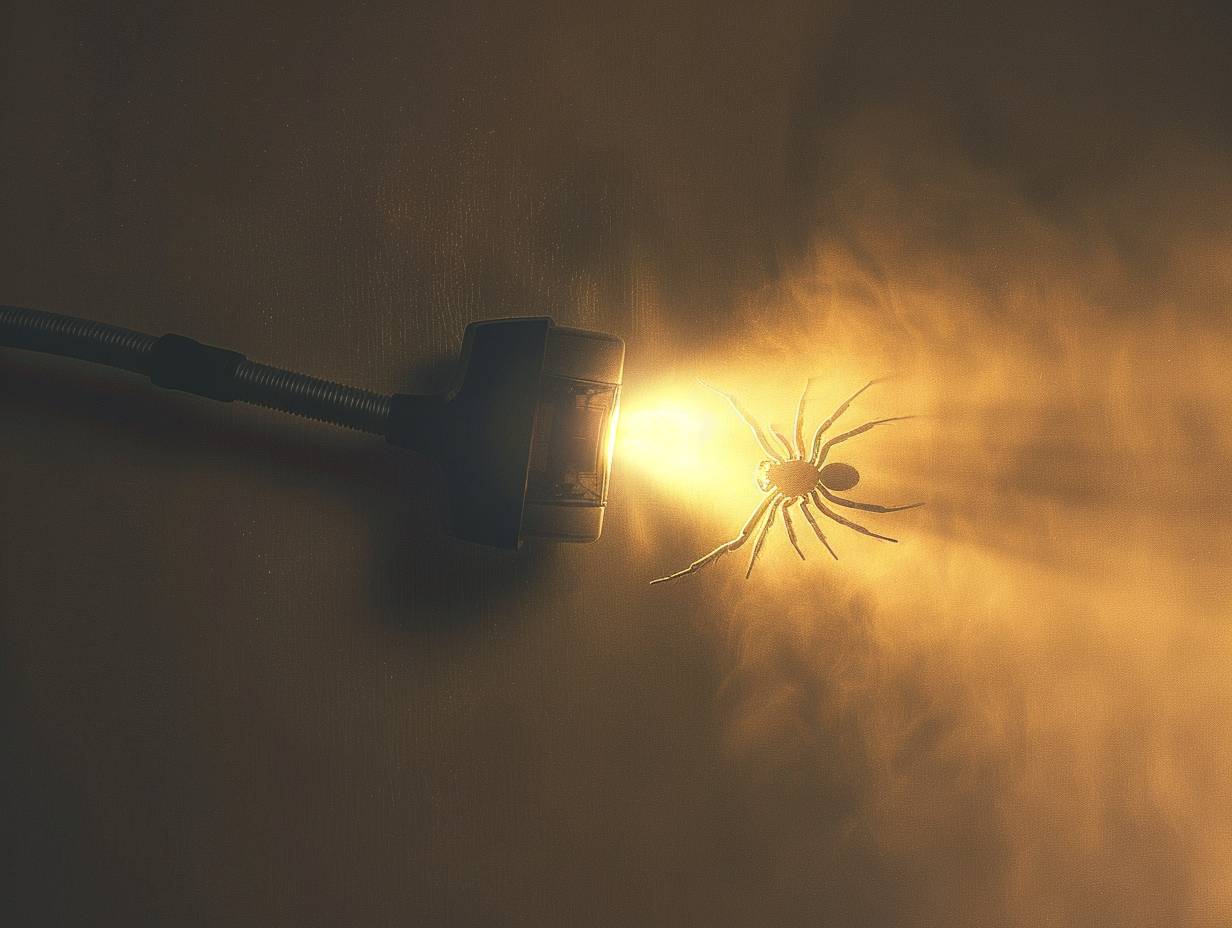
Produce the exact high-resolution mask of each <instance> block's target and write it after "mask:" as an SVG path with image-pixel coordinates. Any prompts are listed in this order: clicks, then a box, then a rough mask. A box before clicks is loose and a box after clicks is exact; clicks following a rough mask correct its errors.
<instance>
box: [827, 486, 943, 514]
mask: <svg viewBox="0 0 1232 928" xmlns="http://www.w3.org/2000/svg"><path fill="white" fill-rule="evenodd" d="M817 489H819V490H820V491H821V495H822V496H824V497H825V498H826V499H828V500H829V501H830V502H832V503H837V504H838V505H840V506H846V507H847V508H848V509H863V510H864V511H865V512H902V511H903V510H904V509H918V508H919V507H920V506H923V505H924V504H923V503H908V504H907V505H906V506H878V505H877V504H876V503H859V502H856V501H855V500H854V499H843V498H842V497H841V496H835V495H834V494H833V493H831V492H830V491H829V490H827V489H826V488H825V487H822V486H819V487H818V488H817Z"/></svg>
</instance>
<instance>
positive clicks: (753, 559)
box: [744, 493, 783, 580]
mask: <svg viewBox="0 0 1232 928" xmlns="http://www.w3.org/2000/svg"><path fill="white" fill-rule="evenodd" d="M782 504H783V495H782V494H781V493H779V494H776V496H775V498H774V505H772V506H771V507H770V516H769V517H768V518H767V519H766V524H765V525H763V526H762V527H761V531H760V532H759V533H758V534H757V543H756V544H755V545H753V553H752V554H751V555H749V569H748V570H746V571H745V572H744V579H745V580H747V579H749V577H751V576H752V575H753V565H754V564H756V563H757V555H759V554H761V546H762V545H763V544H765V543H766V535H767V534H768V533H769V531H770V526H772V525H773V524H774V514H775V513H776V512H778V511H779V506H781V505H782Z"/></svg>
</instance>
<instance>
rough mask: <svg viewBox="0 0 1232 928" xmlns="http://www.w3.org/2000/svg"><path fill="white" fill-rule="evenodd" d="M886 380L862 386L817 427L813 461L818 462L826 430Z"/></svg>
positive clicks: (814, 436)
mask: <svg viewBox="0 0 1232 928" xmlns="http://www.w3.org/2000/svg"><path fill="white" fill-rule="evenodd" d="M885 379H886V378H884V377H878V378H876V379H875V380H870V381H869V382H868V383H866V384H865V385H864V386H862V387H861V388H860V389H859V390H857V391H856V392H855V393H853V394H851V397H850V398H849V399H848V400H847V402H845V403H843V404H842V405H840V406H839V407H838V409H836V410H834V413H833V415H831V416H830V418H829V419H827V420H826V421H825V422H823V423H821V425H819V426H817V431H816V432H814V433H813V458H812V459H813V460H814V461H816V460H817V449H818V448H819V447H820V446H821V436H822V435H824V434H825V432H826V429H828V428H829V427H830V426H832V425H833V424H834V423H835V421H836V420H837V419H838V417H839V416H841V415H842V414H843V413H845V412H846V411H847V407H849V406H850V405H851V404H852V403H854V402H855V400H856V397H857V396H859V395H860V394H861V393H863V392H864V391H865V390H867V389H868V388H869V387H871V386H872V385H873V384H875V383H881V382H882V381H883V380H885ZM806 389H807V388H806ZM801 402H803V399H802V400H801ZM803 456H804V455H803V451H802V452H801V457H803Z"/></svg>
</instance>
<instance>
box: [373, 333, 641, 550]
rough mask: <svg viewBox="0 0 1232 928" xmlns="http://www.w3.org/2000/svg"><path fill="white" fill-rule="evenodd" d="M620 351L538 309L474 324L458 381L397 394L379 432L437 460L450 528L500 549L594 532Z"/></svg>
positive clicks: (617, 344)
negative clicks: (438, 389)
mask: <svg viewBox="0 0 1232 928" xmlns="http://www.w3.org/2000/svg"><path fill="white" fill-rule="evenodd" d="M624 351H625V348H624V342H623V341H622V340H621V339H619V338H617V337H615V336H611V335H604V334H601V333H598V332H588V331H583V330H581V329H568V328H562V327H559V326H556V325H554V324H553V323H552V321H551V320H550V319H546V318H531V319H501V320H496V321H492V322H478V323H473V324H471V325H470V326H468V327H467V329H466V335H465V337H464V340H463V346H462V358H461V371H460V374H459V379H458V383H457V386H456V387H455V388H454V389H453V390H451V391H450V392H449V393H447V394H445V395H443V396H410V395H405V394H404V395H398V396H395V397H394V398H393V401H392V404H391V409H390V420H389V427H388V430H387V433H386V435H387V437H388V439H389V441H390V442H392V443H394V444H396V445H401V446H403V447H409V448H413V449H415V450H418V451H422V452H424V453H427V454H430V455H432V456H433V457H435V458H436V459H437V460H438V461H440V462H441V464H442V465H443V467H444V470H445V475H446V480H447V483H448V490H449V512H450V522H451V530H452V532H453V534H455V535H457V536H458V537H459V538H464V539H466V540H468V541H475V542H479V543H481V544H488V545H494V546H497V547H503V548H516V547H517V546H518V545H519V544H520V543H521V541H522V539H523V538H524V537H527V536H541V537H549V538H553V539H556V540H558V541H595V540H596V539H598V537H599V535H600V532H601V531H602V529H603V512H604V508H605V507H606V505H607V488H608V480H609V478H610V475H611V465H612V443H613V440H614V437H615V430H616V419H617V415H618V409H619V397H620V384H621V379H622V376H623V371H624Z"/></svg>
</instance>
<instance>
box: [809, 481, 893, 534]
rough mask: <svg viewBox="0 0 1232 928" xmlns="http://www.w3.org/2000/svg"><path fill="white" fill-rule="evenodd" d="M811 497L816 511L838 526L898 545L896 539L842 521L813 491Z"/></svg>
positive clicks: (848, 521) (845, 520) (853, 523)
mask: <svg viewBox="0 0 1232 928" xmlns="http://www.w3.org/2000/svg"><path fill="white" fill-rule="evenodd" d="M812 497H813V505H814V506H816V507H817V511H818V512H820V513H821V514H822V515H824V516H828V517H830V518H831V519H833V520H834V521H835V522H837V523H838V524H839V525H845V526H847V527H848V528H849V529H851V530H852V531H856V532H859V533H860V534H861V535H868V536H869V537H870V538H880V539H881V540H882V541H892V542H895V543H896V544H897V543H898V539H897V538H891V537H890V536H889V535H878V534H877V533H876V532H870V531H869V530H868V529H866V528H865V527H864V526H863V525H858V524H856V523H855V522H852V521H851V520H850V519H844V518H843V517H842V516H840V515H839V514H838V513H837V512H835V511H834V510H833V509H830V508H829V507H827V506H826V504H825V503H823V502H822V501H821V497H820V496H818V495H817V491H816V490H814V491H813V493H812Z"/></svg>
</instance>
